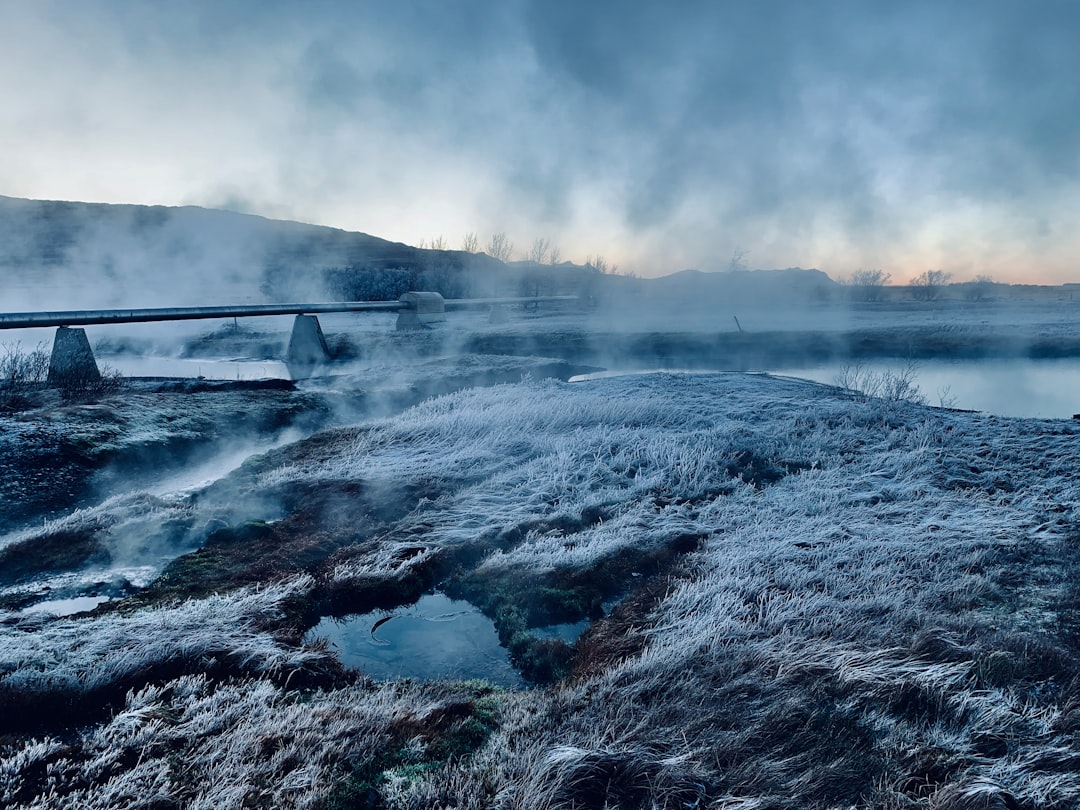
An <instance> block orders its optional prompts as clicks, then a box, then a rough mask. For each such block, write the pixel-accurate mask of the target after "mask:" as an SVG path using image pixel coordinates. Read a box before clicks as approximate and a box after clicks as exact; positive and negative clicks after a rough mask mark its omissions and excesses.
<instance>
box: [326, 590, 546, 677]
mask: <svg viewBox="0 0 1080 810" xmlns="http://www.w3.org/2000/svg"><path fill="white" fill-rule="evenodd" d="M316 638H326V639H328V640H329V641H330V644H331V645H332V646H333V647H335V648H336V649H337V652H338V655H339V657H340V658H341V661H342V663H343V664H345V665H346V666H350V667H356V668H357V669H360V670H362V671H363V672H366V673H367V674H368V675H370V676H371V677H372V678H376V679H379V680H391V679H397V678H419V679H424V680H431V679H437V678H452V679H454V680H469V679H472V678H482V679H484V680H487V681H491V682H492V683H495V684H498V685H500V686H506V687H511V688H514V687H516V688H521V687H523V686H524V685H525V682H524V681H523V679H522V677H521V675H520V674H518V671H517V670H516V669H514V667H513V666H512V665H511V664H510V659H509V656H508V654H507V652H506V649H505V648H503V647H502V646H501V645H500V644H499V637H498V635H497V634H496V632H495V625H494V624H493V623H492V621H491V619H489V618H488V617H487V616H485V615H484V614H483V613H481V612H480V611H479V610H478V609H477V608H476V607H474V606H473V605H471V604H470V603H468V602H463V601H459V600H456V599H450V598H449V597H448V596H446V595H444V594H441V593H435V594H427V595H425V596H422V597H420V600H419V601H418V602H416V604H414V605H410V606H408V607H403V608H398V609H396V610H389V611H388V610H377V611H373V612H371V613H365V614H362V615H359V616H351V617H348V618H347V619H344V620H342V619H334V618H330V617H328V618H324V619H323V620H322V621H321V622H319V624H318V625H317V626H315V627H314V628H312V629H311V630H310V631H308V634H307V635H306V636H305V641H308V642H310V641H313V640H315V639H316Z"/></svg>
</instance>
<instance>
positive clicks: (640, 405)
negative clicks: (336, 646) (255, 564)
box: [0, 375, 1080, 810]
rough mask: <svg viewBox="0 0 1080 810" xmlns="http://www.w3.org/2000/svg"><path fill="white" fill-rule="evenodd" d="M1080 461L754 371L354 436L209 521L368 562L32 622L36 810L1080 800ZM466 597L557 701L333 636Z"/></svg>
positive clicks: (523, 399)
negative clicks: (402, 667) (424, 672)
mask: <svg viewBox="0 0 1080 810" xmlns="http://www.w3.org/2000/svg"><path fill="white" fill-rule="evenodd" d="M901 393H902V392H901ZM1078 459H1080V427H1078V426H1076V425H1074V424H1072V423H1071V422H1061V421H1058V422H1051V421H1045V422H1043V421H1036V420H1008V419H998V418H994V417H988V416H981V415H977V414H970V413H960V412H954V411H947V410H941V409H934V408H928V407H926V406H925V405H921V404H918V403H916V402H913V401H912V398H911V397H909V396H895V397H893V398H892V399H889V400H884V399H882V398H881V397H880V396H871V395H869V394H861V395H858V396H853V395H852V393H851V391H843V390H839V389H835V388H832V387H828V386H818V385H813V384H809V383H802V382H797V381H790V380H781V379H772V378H767V377H761V376H744V375H702V376H693V375H685V376H680V375H650V376H643V377H636V378H626V379H607V380H596V381H591V382H587V383H574V384H565V383H557V382H553V381H546V382H534V381H526V382H522V383H519V384H514V385H503V386H496V387H494V388H489V389H473V390H468V391H463V392H459V393H456V394H452V395H449V396H444V397H439V398H436V399H431V400H428V401H426V402H424V403H422V404H420V405H418V406H416V407H414V408H411V409H409V410H408V411H407V412H405V413H404V414H402V415H401V416H396V417H392V418H387V419H383V420H377V421H371V422H368V423H366V424H364V425H360V426H356V427H351V428H344V429H339V430H336V431H332V432H328V433H325V434H321V435H319V436H316V437H313V438H312V439H310V440H307V441H306V442H303V443H300V444H297V445H293V446H291V447H288V448H282V449H281V450H279V451H275V452H273V453H269V454H266V455H264V456H261V457H258V458H255V459H253V460H252V461H250V462H249V463H248V464H247V465H245V466H244V467H243V468H241V470H239V471H237V472H236V473H235V474H233V475H232V476H230V478H228V479H226V481H223V482H220V483H219V484H218V485H216V486H215V487H214V488H212V489H211V490H207V491H205V492H204V493H202V494H201V495H199V496H198V497H194V498H193V499H192V500H191V501H190V502H189V503H188V504H187V507H186V508H188V509H189V510H190V513H189V516H190V519H191V520H192V521H193V524H194V525H199V524H200V523H201V522H202V521H204V520H209V519H212V518H215V515H216V514H217V512H216V510H217V509H219V508H221V505H222V504H224V503H228V504H229V505H230V508H231V510H232V511H231V513H230V514H229V515H228V516H227V518H226V519H224V521H225V522H226V523H228V524H230V525H231V530H230V531H231V533H230V534H227V535H223V536H221V537H219V538H218V539H217V540H215V541H213V542H208V543H207V546H206V547H207V548H213V547H221V546H223V545H228V544H229V543H233V541H234V540H237V538H238V537H239V535H240V534H243V532H249V533H253V534H252V536H255V535H259V533H260V532H262V533H265V531H271V532H272V533H273V534H274V543H275V544H276V546H280V548H281V550H282V551H284V550H286V549H288V548H289V546H290V544H293V545H294V546H295V548H297V549H300V548H303V549H309V550H310V549H313V548H314V545H313V534H316V535H318V536H317V537H315V538H314V540H317V541H318V542H323V541H324V540H328V539H332V540H333V543H329V544H328V545H327V546H326V548H325V549H324V550H323V551H318V553H316V554H315V555H314V556H313V557H312V558H311V560H310V565H309V567H308V569H307V570H305V571H297V570H285V569H281V570H277V571H272V572H268V573H267V575H266V579H267V580H268V581H262V582H258V583H253V582H250V581H247V582H242V583H241V582H237V583H235V584H229V583H221V584H220V586H219V587H216V588H215V592H213V593H208V594H206V595H200V596H199V597H198V598H187V599H185V598H182V595H181V593H180V592H171V593H168V594H164V593H163V594H161V596H160V598H158V599H147V598H145V597H144V598H143V599H141V600H140V599H137V598H132V599H129V600H122V601H119V602H114V603H110V604H109V605H108V606H107V609H99V611H98V612H97V613H96V614H90V615H87V616H82V617H70V618H59V619H49V618H45V617H43V616H41V615H37V616H33V615H24V614H17V613H14V612H9V613H6V614H4V613H0V707H2V710H3V712H4V713H3V715H2V716H4V717H5V719H6V721H7V724H8V725H7V729H6V731H7V733H6V734H5V735H4V736H2V737H0V803H2V804H3V805H4V806H5V807H11V808H29V807H40V806H50V807H102V808H104V807H129V806H130V807H135V806H154V807H162V808H164V807H179V806H184V807H236V808H240V807H310V808H335V807H371V808H375V807H380V808H412V809H415V810H419V809H420V808H431V807H458V808H467V807H474V808H484V807H522V808H537V809H538V810H539V809H540V808H544V809H546V808H596V810H600V808H605V807H633V808H653V807H656V808H687V807H699V808H704V807H713V808H729V809H730V808H781V807H784V808H786V807H805V808H835V807H874V808H896V809H897V810H899V809H900V808H926V810H944V808H955V809H956V810H959V809H960V808H976V807H979V808H982V807H1003V808H1017V807H1019V808H1024V809H1025V810H1028V809H1030V810H1034V808H1050V809H1051V810H1065V808H1071V807H1075V806H1076V805H1077V803H1078V802H1080V776H1078V774H1080V749H1078V748H1077V746H1076V742H1075V740H1076V739H1077V735H1078V734H1080V690H1078V686H1077V685H1078V684H1080V589H1078V588H1077V587H1076V586H1075V584H1074V583H1075V582H1076V581H1077V572H1078V571H1080V554H1078V547H1077V545H1076V538H1077V537H1078V536H1080V532H1078V523H1077V518H1076V510H1077V508H1078V507H1080V485H1078V484H1077V479H1076V476H1075V473H1074V470H1075V465H1076V463H1077V460H1078ZM215 492H217V494H218V496H220V497H217V498H215V497H214V493H215ZM320 492H321V493H345V494H349V493H351V495H350V499H349V500H348V501H345V500H339V499H337V498H334V497H329V496H327V497H324V499H323V500H322V501H317V500H314V499H313V497H312V496H313V495H314V494H315V493H320ZM349 504H351V508H352V509H353V510H355V511H352V512H349V511H348V510H347V509H345V506H346V505H349ZM106 511H107V510H106ZM275 512H276V514H275ZM320 516H321V517H320ZM99 517H101V514H100V513H99ZM324 518H325V522H324V520H323V519H324ZM360 518H363V519H362V520H361V519H360ZM217 519H222V518H217ZM259 519H262V520H265V521H266V523H265V524H263V525H264V526H265V528H263V527H261V526H259V525H257V524H247V526H248V528H245V524H244V521H245V520H259ZM72 523H73V524H78V523H79V519H78V518H77V517H76V518H72ZM320 526H326V527H327V528H326V529H325V532H324V533H323V534H318V532H319V531H320V530H319V527H320ZM24 539H25V540H26V542H27V544H28V545H27V549H26V553H28V554H30V553H32V544H33V538H32V537H26V538H24ZM234 545H239V543H234ZM331 547H333V550H330V549H331ZM250 548H251V552H250V557H251V558H252V559H253V560H254V559H255V558H257V557H258V553H259V548H260V547H259V546H258V545H257V544H252V545H251V546H250ZM319 554H325V556H324V557H321V558H320V557H319V556H318V555H319ZM181 559H183V558H181ZM209 575H210V574H208V576H209ZM190 576H191V577H192V580H191V583H190V584H191V585H192V593H194V592H195V591H196V589H195V588H194V585H196V584H197V577H198V574H197V572H195V571H194V569H193V570H192V572H190ZM435 585H439V586H440V587H442V588H444V589H447V590H449V591H454V592H455V593H458V594H460V595H465V596H468V597H469V598H470V599H473V600H475V601H476V603H478V604H479V605H480V607H481V608H482V609H483V610H484V611H485V612H487V613H488V614H489V615H490V616H491V617H492V618H493V619H494V621H495V623H496V626H497V628H498V629H499V632H500V634H501V635H503V636H505V638H504V641H505V642H506V643H507V645H508V646H509V647H510V648H511V650H512V651H513V652H514V655H515V656H517V663H518V665H519V667H521V668H522V669H525V670H526V671H528V669H527V668H528V667H534V670H533V671H532V674H533V680H534V682H536V683H537V684H538V685H536V686H534V687H533V688H530V689H525V690H519V691H513V690H510V691H507V690H500V689H496V688H493V687H491V686H488V685H484V684H478V683H473V682H466V683H455V682H435V683H423V682H417V681H409V680H404V681H396V682H375V681H372V680H371V679H369V678H368V677H367V676H365V675H364V673H362V672H357V671H350V670H345V669H343V668H342V667H341V666H340V665H339V664H338V663H337V660H336V657H335V655H334V653H333V650H332V649H329V648H328V647H327V646H326V645H325V644H324V643H319V642H317V641H316V642H312V643H308V644H305V643H303V638H304V636H303V633H304V630H305V629H306V628H308V627H311V626H313V625H314V623H315V622H316V621H317V620H318V617H319V616H320V615H326V612H333V610H335V609H340V608H342V607H344V606H345V605H346V603H347V609H348V611H350V612H363V611H364V610H365V609H366V610H370V609H371V608H372V607H373V606H374V605H375V604H376V603H377V602H379V600H391V601H392V600H393V599H395V598H396V599H398V600H400V601H398V602H397V604H405V603H407V602H408V601H409V600H410V599H414V598H415V595H416V593H417V590H416V589H417V588H425V587H431V586H435ZM152 590H153V587H151V588H149V589H147V591H146V593H149V592H151V591H152ZM331 594H333V595H334V598H330V596H329V595H331ZM335 600H341V601H340V602H335ZM335 604H337V608H335V607H334V605H335ZM577 617H583V618H587V619H589V620H591V622H592V623H591V626H590V627H589V629H588V630H586V631H585V633H584V634H583V635H582V636H581V637H580V638H579V639H578V640H577V641H576V642H573V643H565V644H564V646H563V647H558V645H544V644H540V643H536V642H530V641H529V636H530V634H532V633H533V631H534V630H535V628H537V627H539V626H542V625H544V624H548V623H551V622H553V621H568V620H574V619H576V618H577ZM545 646H546V647H548V648H550V649H545Z"/></svg>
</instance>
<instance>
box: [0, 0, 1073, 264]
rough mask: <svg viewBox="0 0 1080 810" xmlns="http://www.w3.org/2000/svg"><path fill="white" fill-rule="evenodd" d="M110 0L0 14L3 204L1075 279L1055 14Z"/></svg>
mask: <svg viewBox="0 0 1080 810" xmlns="http://www.w3.org/2000/svg"><path fill="white" fill-rule="evenodd" d="M121 5H122V4H121ZM121 5H115V4H109V3H105V4H95V5H94V6H87V7H86V8H80V9H78V10H77V11H72V10H71V9H69V8H66V7H63V8H61V7H60V5H59V4H58V3H55V2H52V3H50V2H45V3H36V4H32V5H27V4H17V5H13V6H10V7H9V8H6V9H4V10H3V11H0V32H3V33H0V45H2V46H3V48H4V52H5V56H6V58H7V60H8V64H9V65H10V69H9V70H7V71H5V72H4V76H3V77H0V90H2V91H3V94H4V97H5V98H6V99H9V105H10V108H11V109H10V115H9V116H5V120H4V122H3V123H2V124H0V127H2V129H0V134H2V136H3V140H4V142H5V144H8V145H9V147H8V153H7V154H8V156H9V160H8V161H6V165H5V168H4V170H3V174H2V175H0V187H2V189H3V190H4V191H5V193H9V194H16V195H20V196H27V197H36V198H53V199H57V198H59V199H72V198H76V199H96V200H111V201H116V202H141V203H167V204H184V203H197V204H201V205H208V206H224V207H229V208H233V209H236V210H241V211H256V212H259V213H262V214H266V215H270V216H274V217H287V218H292V219H298V220H302V221H313V222H321V223H325V224H329V225H334V226H337V227H342V228H347V229H356V230H363V231H366V232H369V233H377V234H380V235H383V236H386V237H388V238H391V239H394V240H397V241H402V242H407V243H410V244H416V243H417V242H418V241H419V240H420V239H422V238H432V237H434V236H436V235H437V234H443V235H444V236H446V238H447V239H448V240H449V242H450V243H451V244H452V245H456V244H458V242H459V240H460V238H461V237H462V236H463V235H464V234H466V233H469V232H472V231H476V232H480V233H495V232H502V231H505V232H507V233H508V235H509V237H510V239H511V240H512V241H513V242H515V243H516V244H518V245H528V244H531V243H532V241H533V240H534V239H535V238H537V237H547V238H554V239H555V241H556V242H557V243H558V244H560V245H561V246H562V248H563V251H564V256H566V257H568V258H575V257H576V258H577V259H578V260H579V261H580V260H581V259H582V258H583V257H584V256H585V255H587V254H588V253H592V252H597V251H599V252H601V253H603V254H605V255H607V256H609V258H611V259H612V260H613V261H615V262H616V263H617V264H619V265H620V266H621V267H623V268H625V269H628V270H633V271H635V272H638V273H640V274H645V275H656V274H658V273H661V272H669V271H672V270H677V269H681V268H684V267H697V268H700V269H704V270H714V269H720V268H722V267H723V266H724V265H725V264H726V261H727V257H728V256H729V255H730V254H731V251H732V249H733V248H735V247H740V246H741V247H748V248H749V249H752V250H753V251H754V255H755V258H756V261H757V262H758V263H759V264H760V265H761V266H774V267H784V266H796V265H797V266H804V267H805V266H818V267H824V268H826V269H828V270H837V271H839V272H841V273H845V274H846V273H848V272H850V271H852V270H854V269H856V268H858V267H860V266H861V267H880V266H889V267H891V268H893V269H901V270H902V271H903V272H902V274H903V275H905V276H908V275H914V274H915V273H917V272H921V271H922V270H924V269H926V268H927V267H938V266H943V267H944V269H946V270H948V271H950V272H953V273H954V274H955V276H956V277H957V278H967V277H972V276H974V275H975V274H976V273H978V272H990V273H991V274H993V275H995V276H996V277H998V278H1004V277H1006V276H1009V277H1011V278H1012V279H1014V280H1016V279H1020V278H1023V277H1025V276H1026V277H1029V278H1031V277H1033V276H1034V275H1036V274H1039V275H1040V276H1041V277H1042V278H1044V279H1045V278H1050V277H1056V278H1057V279H1062V278H1065V277H1066V274H1067V273H1069V272H1070V271H1071V270H1072V256H1074V255H1075V253H1076V250H1075V248H1076V242H1075V239H1076V237H1075V236H1074V235H1073V233H1074V229H1072V228H1071V227H1070V224H1069V220H1068V219H1067V217H1068V212H1069V211H1071V210H1073V209H1074V208H1075V203H1076V201H1077V190H1078V180H1080V160H1078V159H1077V157H1076V154H1075V149H1074V148H1073V144H1074V143H1075V142H1076V135H1077V131H1078V129H1080V112H1078V111H1080V103H1078V102H1080V97H1078V93H1080V89H1078V88H1077V87H1076V84H1075V82H1073V81H1071V77H1072V76H1074V75H1076V74H1077V73H1078V72H1080V70H1078V69H1080V65H1078V61H1080V55H1078V52H1077V49H1076V48H1075V47H1073V44H1074V43H1073V42H1072V39H1071V32H1072V31H1074V30H1075V29H1076V26H1077V23H1078V22H1080V20H1078V15H1080V9H1078V8H1077V7H1076V5H1075V4H1073V3H1068V2H1047V3H1042V4H1040V5H1039V8H1038V9H1037V10H1035V11H1032V10H1031V9H1029V8H1027V7H1025V6H1022V5H1021V4H1017V3H1013V2H1006V0H992V1H991V2H989V3H982V4H979V5H977V6H976V5H972V4H960V3H930V2H914V3H907V4H905V6H904V9H903V12H902V13H901V12H897V11H895V10H892V9H885V8H882V7H880V6H877V5H867V4H864V3H857V2H852V1H851V0H832V2H826V3H823V4H820V3H819V4H815V5H814V6H813V7H808V6H807V5H806V4H804V3H799V2H794V0H786V1H783V2H777V3H770V4H768V5H767V6H758V5H746V4H740V3H705V2H692V3H690V4H689V5H684V6H682V7H680V9H679V10H678V11H677V12H674V11H671V10H668V9H660V8H654V7H651V6H634V7H629V8H627V7H625V4H613V3H611V2H598V3H591V4H589V5H588V6H587V7H582V6H581V5H580V4H577V3H570V2H544V3H539V2H535V0H516V2H509V3H502V4H499V6H498V7H497V8H493V7H492V5H491V4H490V3H482V2H479V0H470V1H469V2H466V3H464V4H455V5H454V6H453V7H449V6H446V5H445V4H439V3H420V4H419V7H418V4H416V3H406V4H397V5H393V6H380V7H378V8H370V7H367V6H363V7H359V6H356V7H354V6H349V5H348V4H341V3H337V2H329V0H327V1H326V2H321V3H316V4H315V8H316V9H317V11H311V10H309V9H308V8H307V7H305V9H304V10H303V11H302V12H301V11H299V10H296V9H291V8H288V7H287V6H283V5H281V4H276V5H275V6H274V8H273V9H272V10H267V9H265V8H263V7H262V6H261V5H260V6H259V7H258V9H257V10H258V12H259V13H254V12H255V10H256V7H255V5H253V4H252V3H251V2H250V0H241V1H240V2H236V3H230V4H227V5H224V6H223V5H222V4H216V3H209V2H196V3H188V4H184V6H182V7H176V8H160V9H154V10H153V11H148V12H146V13H144V14H140V15H130V14H127V13H124V11H123V10H122V8H121ZM102 54H108V58H107V59H103V58H102ZM9 122H10V123H9ZM43 132H48V133H49V137H48V138H46V139H43V138H42V137H41V133H43ZM190 258H191V257H189V259H190ZM194 260H195V261H196V262H197V257H195V259H194ZM897 275H900V274H899V273H898V274H897Z"/></svg>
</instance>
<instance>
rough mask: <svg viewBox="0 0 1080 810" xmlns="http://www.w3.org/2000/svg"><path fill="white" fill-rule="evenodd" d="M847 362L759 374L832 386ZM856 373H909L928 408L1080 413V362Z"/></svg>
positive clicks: (946, 363) (863, 367) (921, 365)
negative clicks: (812, 381) (930, 406)
mask: <svg viewBox="0 0 1080 810" xmlns="http://www.w3.org/2000/svg"><path fill="white" fill-rule="evenodd" d="M845 368H848V369H853V368H856V364H853V363H850V362H847V363H841V362H835V363H826V364H822V365H815V366H783V367H779V368H769V369H760V371H764V372H769V373H771V374H779V375H783V376H786V377H800V378H802V379H806V380H814V381H815V382H820V383H825V384H827V385H836V384H837V380H838V378H839V377H840V376H841V374H842V373H843V372H844V370H845ZM857 368H858V369H859V371H860V373H867V372H869V373H872V374H882V373H904V372H905V371H906V370H907V369H909V368H910V369H911V372H912V374H913V379H914V383H915V385H917V386H918V388H919V390H920V392H921V393H922V395H923V396H924V397H925V398H926V402H927V404H928V405H947V406H949V407H953V408H961V409H964V410H970V411H982V412H984V413H989V414H994V415H996V416H1019V417H1025V418H1041V419H1069V418H1071V417H1072V415H1073V414H1074V413H1080V358H1064V359H1060V360H1026V359H1007V360H926V361H919V362H916V363H913V364H908V363H906V362H905V361H903V360H892V361H890V360H879V361H873V362H867V363H861V364H857ZM723 371H725V369H713V370H709V371H705V370H702V369H677V368H671V369H638V370H626V371H603V372H598V373H596V374H583V375H579V376H577V377H571V378H570V382H580V381H583V380H590V379H597V378H601V377H621V376H625V375H628V374H660V373H689V374H712V373H716V372H723Z"/></svg>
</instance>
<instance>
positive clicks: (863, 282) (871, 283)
mask: <svg viewBox="0 0 1080 810" xmlns="http://www.w3.org/2000/svg"><path fill="white" fill-rule="evenodd" d="M890 278H892V275H891V274H889V273H886V272H885V271H884V270H863V269H862V268H859V269H858V270H856V271H855V272H854V273H852V274H851V278H850V279H848V284H850V285H851V289H852V293H853V295H854V297H855V298H856V299H857V300H859V301H880V300H881V299H882V298H884V297H885V290H884V287H885V285H886V284H888V283H889V279H890Z"/></svg>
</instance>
